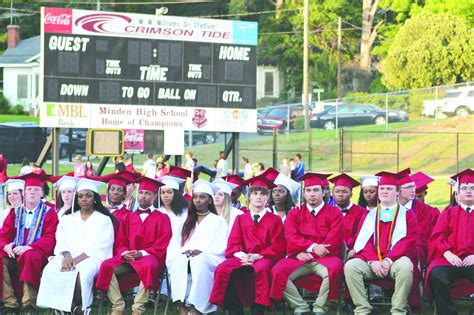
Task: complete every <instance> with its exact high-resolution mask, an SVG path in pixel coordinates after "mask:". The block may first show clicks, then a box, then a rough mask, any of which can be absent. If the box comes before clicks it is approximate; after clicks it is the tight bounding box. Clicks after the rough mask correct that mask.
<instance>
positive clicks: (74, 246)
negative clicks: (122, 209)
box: [37, 211, 114, 312]
mask: <svg viewBox="0 0 474 315" xmlns="http://www.w3.org/2000/svg"><path fill="white" fill-rule="evenodd" d="M113 244H114V228H113V225H112V220H111V219H110V218H109V217H108V216H106V215H104V214H102V213H100V212H98V211H94V212H93V213H92V214H91V215H90V217H89V218H87V220H86V221H84V220H82V218H81V214H80V212H79V211H76V212H74V213H73V214H68V215H65V216H63V218H62V219H61V220H60V222H59V224H58V228H57V230H56V247H55V248H54V254H55V256H54V257H52V259H51V261H50V262H49V263H48V264H47V265H46V267H45V268H44V270H43V276H42V278H41V284H40V289H39V292H38V300H37V305H38V306H40V307H49V308H53V309H57V310H61V311H65V312H70V311H71V303H72V298H73V295H72V294H66V292H69V293H71V292H72V293H74V286H75V283H76V277H77V273H79V278H80V281H81V296H82V310H85V309H86V308H88V307H90V305H91V304H92V300H93V293H92V289H93V286H94V278H95V277H96V276H97V274H98V273H99V268H100V265H101V263H102V262H103V261H104V260H106V259H108V258H111V257H112V250H113ZM66 251H67V252H70V253H71V256H72V257H73V258H74V257H77V256H79V255H80V254H82V253H85V254H86V255H87V256H89V258H87V259H85V260H83V261H81V262H80V263H79V264H77V265H76V266H75V268H74V269H73V270H72V271H68V272H61V265H62V262H63V259H64V257H63V255H62V254H61V253H63V252H66ZM58 297H61V298H58Z"/></svg>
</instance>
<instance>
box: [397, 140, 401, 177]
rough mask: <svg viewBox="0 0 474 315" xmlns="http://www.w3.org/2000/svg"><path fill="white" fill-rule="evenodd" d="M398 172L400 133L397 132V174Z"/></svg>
mask: <svg viewBox="0 0 474 315" xmlns="http://www.w3.org/2000/svg"><path fill="white" fill-rule="evenodd" d="M398 172H400V133H399V132H397V173H398Z"/></svg>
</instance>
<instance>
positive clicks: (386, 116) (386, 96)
mask: <svg viewBox="0 0 474 315" xmlns="http://www.w3.org/2000/svg"><path fill="white" fill-rule="evenodd" d="M385 131H388V93H385Z"/></svg>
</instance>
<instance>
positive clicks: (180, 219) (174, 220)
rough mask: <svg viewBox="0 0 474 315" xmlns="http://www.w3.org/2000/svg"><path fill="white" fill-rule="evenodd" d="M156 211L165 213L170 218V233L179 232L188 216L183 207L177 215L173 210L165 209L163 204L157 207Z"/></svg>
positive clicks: (186, 210)
mask: <svg viewBox="0 0 474 315" xmlns="http://www.w3.org/2000/svg"><path fill="white" fill-rule="evenodd" d="M158 211H160V212H161V213H164V214H166V215H167V216H168V217H169V218H170V222H171V233H172V234H173V235H175V234H181V230H182V229H183V224H184V221H186V219H187V217H188V209H185V210H184V211H183V212H182V213H181V214H180V215H179V216H178V215H176V214H175V213H174V212H173V211H168V210H166V209H165V208H164V207H163V206H161V207H159V208H158Z"/></svg>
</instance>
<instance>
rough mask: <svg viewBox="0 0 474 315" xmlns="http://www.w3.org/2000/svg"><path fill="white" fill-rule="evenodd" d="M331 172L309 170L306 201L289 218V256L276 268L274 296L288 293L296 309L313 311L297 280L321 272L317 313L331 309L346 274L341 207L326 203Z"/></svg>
mask: <svg viewBox="0 0 474 315" xmlns="http://www.w3.org/2000/svg"><path fill="white" fill-rule="evenodd" d="M327 176H328V174H317V173H306V174H305V175H303V176H302V177H301V178H300V180H302V181H303V184H304V190H303V196H304V199H305V201H306V203H305V204H303V205H302V206H301V207H299V208H294V209H292V210H291V211H290V212H289V213H288V216H287V218H286V221H285V237H286V251H287V255H288V256H287V257H288V258H285V259H282V260H280V261H279V262H278V263H277V264H276V265H275V266H274V267H273V269H272V289H271V295H270V297H271V298H272V299H273V300H276V301H279V300H281V299H282V297H283V296H284V297H285V299H286V300H288V302H289V303H290V306H291V307H292V308H293V309H294V310H295V312H301V313H306V312H309V311H310V308H309V305H308V303H307V302H306V301H305V300H304V299H303V298H302V297H301V295H300V294H299V292H298V290H297V286H296V285H295V283H294V281H295V280H296V279H298V278H299V277H301V276H305V275H309V274H311V275H317V276H318V277H320V278H321V279H322V283H321V286H320V289H319V294H318V298H317V299H316V301H315V302H314V304H313V312H314V313H315V314H324V313H325V312H326V311H327V300H328V297H329V299H337V298H338V297H339V290H340V284H341V276H342V267H343V261H342V249H343V241H344V223H343V216H342V212H341V210H339V209H337V208H336V207H334V206H331V205H328V204H326V203H325V202H324V200H323V197H324V191H323V185H324V184H325V180H326V177H327Z"/></svg>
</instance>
